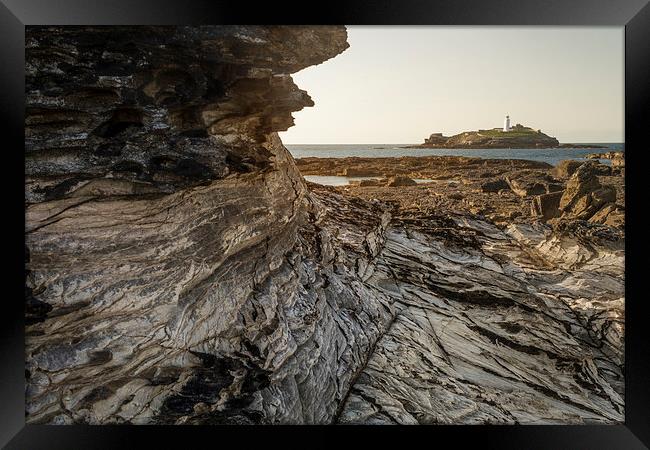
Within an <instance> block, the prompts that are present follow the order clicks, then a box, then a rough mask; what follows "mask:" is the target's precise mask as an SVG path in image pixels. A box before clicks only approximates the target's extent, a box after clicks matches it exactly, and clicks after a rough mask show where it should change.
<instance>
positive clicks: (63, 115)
mask: <svg viewBox="0 0 650 450" xmlns="http://www.w3.org/2000/svg"><path fill="white" fill-rule="evenodd" d="M26 43H27V49H26V66H27V67H26V68H27V77H26V90H27V92H26V94H27V109H26V146H25V151H26V190H25V209H26V211H25V212H26V229H25V239H26V261H25V265H26V275H27V276H26V278H27V280H26V298H25V308H26V315H27V327H26V401H27V403H26V421H27V422H28V423H48V424H70V423H82V424H123V423H126V424H220V423H227V424H256V423H262V424H331V423H337V424H339V423H340V424H389V423H390V424H393V423H397V424H415V423H419V424H451V423H454V424H463V423H465V424H471V423H494V424H511V423H522V424H529V423H532V424H550V423H561V424H569V423H576V424H578V423H622V422H623V420H624V398H625V392H624V346H623V342H624V256H625V255H624V244H625V238H624V229H623V228H624V214H623V211H624V207H625V204H624V196H623V192H624V167H615V168H614V167H610V166H605V165H602V164H599V163H598V162H596V161H589V162H586V163H582V162H568V163H566V164H563V165H561V166H558V167H556V168H553V167H550V166H548V165H546V164H543V163H535V162H530V161H517V160H512V161H507V162H504V161H503V160H498V161H497V160H479V159H477V158H447V157H440V158H428V157H427V158H399V159H386V158H384V159H383V161H375V159H374V158H373V159H372V161H371V160H368V161H361V159H352V158H346V159H341V160H327V161H325V160H320V159H313V158H312V159H305V160H297V161H296V160H294V159H293V158H292V157H291V155H290V154H289V152H288V151H287V150H286V148H285V147H284V146H283V145H282V143H281V141H280V139H279V138H278V135H277V132H278V131H280V130H284V129H286V128H287V127H289V126H291V125H292V118H291V112H292V111H296V110H299V109H301V108H303V107H304V106H309V105H311V104H313V103H312V101H311V99H310V98H309V96H308V95H307V93H305V92H304V91H301V90H300V89H298V88H297V87H296V86H295V84H294V83H293V80H292V79H291V76H290V75H289V74H290V73H293V72H295V71H297V70H300V69H301V68H303V67H306V66H309V65H314V64H319V63H321V62H323V61H325V60H327V59H329V58H331V57H334V56H336V55H337V54H339V53H341V52H342V51H344V50H345V49H346V48H347V46H348V44H347V42H346V31H345V28H344V27H258V26H246V27H235V26H233V27H212V26H204V27H119V28H113V27H70V28H67V27H27V28H26ZM98 43H101V44H102V45H101V46H99V45H97V44H98ZM377 159H380V158H377ZM362 170H365V171H375V172H374V173H377V174H378V176H381V177H386V178H387V179H388V178H391V177H395V180H397V177H402V179H410V178H412V177H421V178H428V179H432V180H435V181H433V182H431V183H425V184H418V185H413V184H410V183H406V185H405V184H404V183H392V185H391V183H390V182H388V181H387V182H386V184H385V185H378V186H361V185H359V186H349V187H343V188H334V187H326V186H319V185H316V184H313V183H307V182H306V181H305V180H304V178H303V176H302V175H305V174H307V173H321V174H325V173H334V174H338V173H345V174H347V175H348V176H351V174H352V173H357V174H358V173H360V172H359V171H362ZM355 171H356V172H355ZM301 174H302V175H301ZM545 196H551V197H552V198H551V197H545ZM556 197H557V198H556ZM556 204H557V205H556ZM535 205H537V206H535ZM535 208H538V209H539V211H538V212H535V211H537V209H535ZM554 208H555V209H554ZM556 209H557V211H556Z"/></svg>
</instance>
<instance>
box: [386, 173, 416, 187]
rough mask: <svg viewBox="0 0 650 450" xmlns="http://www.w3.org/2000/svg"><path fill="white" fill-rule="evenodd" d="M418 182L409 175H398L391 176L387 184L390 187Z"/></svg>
mask: <svg viewBox="0 0 650 450" xmlns="http://www.w3.org/2000/svg"><path fill="white" fill-rule="evenodd" d="M416 184H417V183H416V182H415V181H413V180H412V179H410V178H409V177H404V176H396V177H390V178H389V179H388V182H387V183H386V186H389V187H397V186H415V185H416Z"/></svg>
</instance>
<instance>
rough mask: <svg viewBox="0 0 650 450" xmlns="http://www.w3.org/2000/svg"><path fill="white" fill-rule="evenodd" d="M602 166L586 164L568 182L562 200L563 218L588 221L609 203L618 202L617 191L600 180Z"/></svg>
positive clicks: (592, 163) (591, 163)
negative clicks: (602, 183)
mask: <svg viewBox="0 0 650 450" xmlns="http://www.w3.org/2000/svg"><path fill="white" fill-rule="evenodd" d="M599 166H601V164H599V163H597V162H592V161H589V162H586V163H584V164H583V165H581V166H580V167H579V168H578V170H576V172H575V173H574V174H573V175H572V176H571V178H570V179H569V181H567V184H566V189H565V191H564V193H563V194H562V198H561V199H560V204H559V209H560V211H561V212H562V215H563V217H567V218H572V219H582V220H587V219H589V218H590V217H592V216H593V215H595V214H596V213H597V212H598V211H599V210H601V208H603V207H604V206H605V205H607V204H609V203H614V202H616V189H615V188H614V187H613V186H609V185H606V186H603V185H601V183H600V181H599V180H598V175H599V171H600V167H599Z"/></svg>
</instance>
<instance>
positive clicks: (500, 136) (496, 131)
mask: <svg viewBox="0 0 650 450" xmlns="http://www.w3.org/2000/svg"><path fill="white" fill-rule="evenodd" d="M576 146H578V145H577V144H560V142H559V141H558V140H557V139H556V138H554V137H551V136H548V135H547V134H544V133H542V130H539V129H537V130H536V129H533V128H531V127H527V126H524V125H521V124H519V123H518V124H516V125H515V126H513V127H511V126H510V116H506V118H505V121H504V125H503V128H491V129H487V130H478V131H464V132H462V133H459V134H455V135H453V136H444V135H443V134H442V133H433V134H431V135H430V136H429V137H428V138H426V139H425V140H424V143H423V144H417V145H408V146H405V147H404V148H476V149H481V148H568V147H570V148H574V147H576ZM580 147H581V148H603V147H602V146H598V145H584V144H581V145H580Z"/></svg>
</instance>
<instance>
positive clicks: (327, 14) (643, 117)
mask: <svg viewBox="0 0 650 450" xmlns="http://www.w3.org/2000/svg"><path fill="white" fill-rule="evenodd" d="M226 23H247V24H251V23H254V24H258V23H283V24H334V23H341V24H346V25H352V24H376V25H383V24H395V25H409V24H410V25H534V26H542V25H547V26H548V25H572V26H587V25H591V26H594V25H597V26H604V25H607V26H624V27H625V147H626V159H627V164H626V166H627V167H626V169H627V176H626V204H627V205H628V208H627V209H626V230H625V232H626V243H627V245H626V249H625V252H626V337H625V355H626V358H625V360H626V362H625V402H626V404H625V423H624V425H598V426H596V425H593V426H592V425H580V426H532V425H526V426H471V427H470V426H430V427H429V426H421V427H395V428H392V427H391V428H388V427H327V426H302V427H288V426H277V427H253V428H254V429H253V428H251V427H246V428H240V427H182V426H180V427H162V426H155V427H151V426H150V427H135V426H96V427H92V426H76V425H75V426H47V425H25V413H24V406H25V397H24V383H25V377H24V306H23V302H22V301H21V300H20V297H19V296H20V295H21V294H20V293H21V292H23V289H24V285H25V284H24V249H25V247H24V242H20V239H17V238H16V237H14V236H19V235H22V234H23V233H24V204H23V203H22V199H23V198H24V195H23V194H21V190H22V189H24V178H23V177H24V154H23V152H21V151H20V149H21V148H24V107H25V100H24V51H25V42H24V35H25V26H26V25H44V24H53V25H54V24H56V25H74V24H84V25H87V24H102V25H118V24H143V25H144V24H147V25H157V24H158V25H169V24H185V25H187V24H196V25H199V24H226ZM0 35H1V36H2V37H1V39H0V42H1V43H2V45H0V52H1V53H2V59H1V60H0V61H1V63H0V74H1V79H2V83H0V90H1V91H2V101H1V102H0V111H1V112H2V121H1V123H2V125H3V128H4V130H5V131H4V133H3V134H2V148H3V150H4V151H3V152H2V157H3V159H4V165H3V168H4V169H6V170H5V171H3V174H2V178H3V182H4V184H5V186H4V190H3V191H2V192H4V193H5V195H4V196H3V200H4V206H5V210H6V211H7V212H6V213H5V214H4V218H3V219H4V220H3V222H4V224H3V225H4V227H5V229H6V230H7V231H6V234H5V235H4V239H3V247H4V252H3V254H4V255H6V257H5V259H6V260H8V264H6V266H5V267H6V269H5V272H4V274H5V282H4V283H3V287H4V288H5V289H3V293H4V296H3V297H4V299H3V302H2V309H3V311H2V313H0V316H2V327H0V338H1V340H0V345H1V355H2V364H1V365H0V374H1V378H0V390H1V393H0V411H1V412H0V445H6V448H9V449H40V448H49V449H52V448H54V449H57V448H62V449H63V448H64V449H76V448H83V449H89V448H120V447H122V448H138V449H140V448H143V447H144V448H148V447H150V446H151V447H154V446H155V447H156V448H168V447H172V446H173V447H176V448H179V447H181V446H182V448H187V447H188V446H190V447H194V446H198V445H199V444H196V445H193V444H191V443H192V442H194V441H195V440H196V439H205V440H206V441H205V442H208V443H210V444H209V445H210V446H217V447H218V446H220V445H224V446H225V445H236V443H238V442H239V444H238V446H240V445H243V448H246V447H249V446H251V445H252V444H251V439H253V438H255V439H264V440H265V441H266V443H265V444H263V445H267V444H268V443H274V442H278V443H281V444H282V443H284V444H285V445H286V444H287V443H296V444H300V445H301V446H304V445H307V446H310V447H314V446H316V447H319V446H327V447H331V446H332V445H340V444H341V443H343V442H347V441H348V438H352V437H357V436H359V437H362V438H363V439H365V438H366V437H367V438H374V439H378V440H384V439H386V438H389V437H390V438H393V439H395V440H396V442H395V443H396V444H401V445H409V444H411V443H412V445H416V441H415V440H413V441H412V440H411V439H409V437H408V436H407V435H403V434H402V433H406V432H408V433H414V434H415V435H416V436H415V439H418V441H419V442H424V443H425V444H427V443H428V445H432V446H433V445H439V444H440V442H442V441H443V440H445V441H447V442H452V443H453V446H454V448H457V447H459V446H460V447H461V448H462V447H464V446H466V445H468V444H471V445H472V446H481V448H499V449H507V448H512V449H523V448H526V449H559V448H567V449H568V448H571V449H573V448H576V449H578V448H580V449H637V448H639V449H641V448H648V446H650V429H649V427H648V425H649V424H650V383H649V380H650V376H649V373H650V351H649V346H648V342H650V338H649V334H650V333H649V332H648V330H649V329H650V327H648V326H647V325H646V324H645V321H647V320H648V318H649V317H650V314H648V307H647V304H648V300H647V299H646V298H645V295H644V294H645V291H644V289H643V287H644V285H643V284H642V283H643V274H642V272H643V269H644V265H645V259H646V257H645V255H644V251H645V248H644V246H643V245H641V244H642V243H643V241H644V240H645V239H646V238H645V237H644V236H643V235H642V233H643V230H644V224H643V222H642V215H643V208H642V206H643V205H642V203H641V200H642V196H643V194H644V193H645V192H644V190H643V189H644V187H643V185H642V182H643V173H642V171H643V170H644V169H643V168H644V166H645V165H644V161H643V155H644V152H650V146H649V145H648V132H647V130H648V129H650V126H649V124H650V122H648V117H650V114H649V111H648V110H649V108H648V104H649V95H648V94H649V91H650V4H648V0H543V1H542V0H493V1H481V0H446V1H426V2H425V1H418V0H407V1H404V0H403V1H401V2H391V1H389V0H381V1H374V2H363V1H359V0H357V1H346V2H338V1H330V2H327V3H322V4H314V5H310V4H308V3H302V4H298V5H284V6H280V5H279V4H278V3H277V2H266V3H261V2H260V3H257V4H253V3H252V2H251V3H249V2H243V1H241V0H240V1H239V2H234V1H230V2H221V1H212V2H210V1H202V0H199V1H191V0H185V1H183V2H180V1H172V0H157V1H155V0H144V1H133V0H132V1H128V0H121V1H115V0H112V1H111V0H104V1H97V0H93V1H90V0H86V1H84V0H58V1H51V0H50V1H48V0H0ZM21 168H22V169H23V170H22V171H21ZM14 233H15V234H14ZM7 286H10V287H11V289H6V288H7ZM396 431H397V432H396ZM279 434H281V435H282V436H279ZM340 434H345V435H346V437H345V438H342V437H340V436H339V435H340ZM232 439H235V441H232ZM422 439H424V440H422ZM229 441H230V442H233V444H228V442H229ZM197 442H198V441H197ZM203 445H206V444H203ZM365 445H368V444H365ZM419 445H421V444H419Z"/></svg>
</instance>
